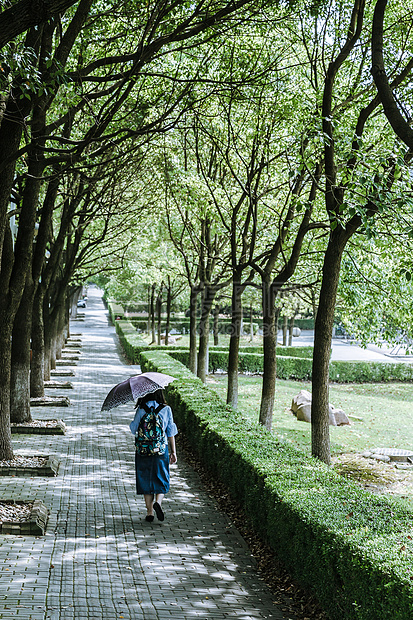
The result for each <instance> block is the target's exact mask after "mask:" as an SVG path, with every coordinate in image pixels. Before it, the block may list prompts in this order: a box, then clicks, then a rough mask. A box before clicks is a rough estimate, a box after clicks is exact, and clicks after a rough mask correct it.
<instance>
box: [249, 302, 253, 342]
mask: <svg viewBox="0 0 413 620" xmlns="http://www.w3.org/2000/svg"><path fill="white" fill-rule="evenodd" d="M253 320H254V315H253V311H252V302H251V303H250V342H253V341H254V323H253Z"/></svg>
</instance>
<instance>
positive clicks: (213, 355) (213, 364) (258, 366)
mask: <svg viewBox="0 0 413 620" xmlns="http://www.w3.org/2000/svg"><path fill="white" fill-rule="evenodd" d="M168 353H169V355H170V356H171V357H173V358H174V359H176V360H178V361H180V362H181V363H182V364H185V366H189V351H188V350H187V349H185V350H183V349H168ZM311 367H312V360H311V359H300V358H299V357H283V356H280V355H277V377H278V378H279V379H301V380H306V379H309V378H310V377H311ZM238 368H239V372H244V373H253V374H258V373H262V372H263V370H264V356H263V355H262V354H261V353H244V352H240V354H239V366H238ZM218 370H223V371H224V372H225V371H227V370H228V352H224V351H210V352H209V372H217V371H218Z"/></svg>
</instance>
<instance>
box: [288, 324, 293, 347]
mask: <svg viewBox="0 0 413 620" xmlns="http://www.w3.org/2000/svg"><path fill="white" fill-rule="evenodd" d="M293 331H294V317H291V319H290V325H289V327H288V346H289V347H292V346H293Z"/></svg>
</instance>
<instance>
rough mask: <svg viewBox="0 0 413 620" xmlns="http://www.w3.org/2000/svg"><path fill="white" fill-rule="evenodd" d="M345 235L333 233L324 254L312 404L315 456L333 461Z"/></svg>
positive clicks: (314, 358)
mask: <svg viewBox="0 0 413 620" xmlns="http://www.w3.org/2000/svg"><path fill="white" fill-rule="evenodd" d="M345 244H346V239H345V238H344V235H341V237H340V236H339V235H337V234H336V235H335V234H334V231H333V232H332V233H331V235H330V241H329V244H328V246H327V250H326V253H325V256H324V264H323V278H322V284H321V290H320V298H319V303H318V312H317V318H316V322H315V330H314V351H313V371H312V405H311V447H312V454H313V456H316V457H318V458H319V459H320V460H322V461H324V463H327V465H329V464H330V429H329V415H328V403H329V391H328V386H329V367H330V352H331V339H332V333H333V325H334V311H335V306H336V297H337V288H338V283H339V278H340V266H341V258H342V255H343V251H344V248H345Z"/></svg>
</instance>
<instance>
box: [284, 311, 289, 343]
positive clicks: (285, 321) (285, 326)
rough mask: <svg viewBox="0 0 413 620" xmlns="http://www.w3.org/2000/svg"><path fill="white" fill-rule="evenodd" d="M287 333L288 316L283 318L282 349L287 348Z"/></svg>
mask: <svg viewBox="0 0 413 620" xmlns="http://www.w3.org/2000/svg"><path fill="white" fill-rule="evenodd" d="M287 333H288V316H285V317H284V321H283V347H286V346H287Z"/></svg>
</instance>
